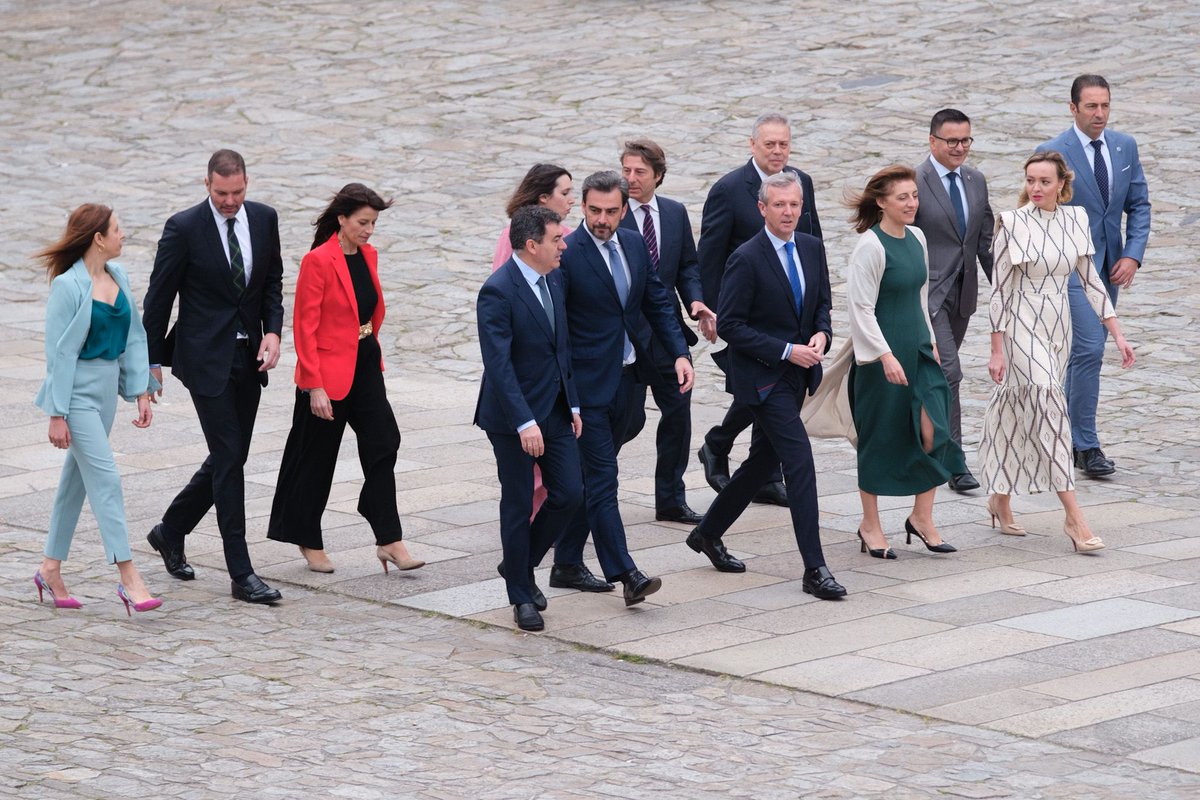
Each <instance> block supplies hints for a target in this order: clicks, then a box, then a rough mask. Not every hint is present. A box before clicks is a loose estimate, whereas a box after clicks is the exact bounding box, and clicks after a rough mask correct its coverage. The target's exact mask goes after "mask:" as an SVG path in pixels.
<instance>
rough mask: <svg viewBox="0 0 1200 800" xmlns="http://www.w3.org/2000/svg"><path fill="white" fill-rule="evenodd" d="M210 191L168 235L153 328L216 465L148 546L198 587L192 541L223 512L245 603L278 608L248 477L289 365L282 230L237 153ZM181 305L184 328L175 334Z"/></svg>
mask: <svg viewBox="0 0 1200 800" xmlns="http://www.w3.org/2000/svg"><path fill="white" fill-rule="evenodd" d="M204 185H205V187H206V188H207V189H208V198H207V199H206V200H205V201H204V202H202V203H200V204H199V205H197V206H194V207H192V208H189V209H188V210H187V211H181V212H179V213H178V214H176V215H174V216H173V217H171V218H170V219H169V220H167V224H166V225H165V226H164V227H163V234H162V238H161V239H160V240H159V242H158V253H157V255H156V256H155V258H154V271H153V272H152V273H151V275H150V288H149V289H148V290H147V292H146V301H145V311H144V314H143V319H144V321H145V325H146V338H147V342H148V345H149V351H150V362H151V365H152V366H151V369H152V371H153V372H154V376H155V377H156V378H158V379H159V381H160V382H161V380H162V368H161V365H164V364H167V365H170V366H171V371H172V373H173V374H174V375H175V377H177V378H179V381H180V382H181V383H182V384H183V385H184V386H186V387H187V388H188V391H189V392H190V393H191V395H192V403H193V404H194V405H195V407H196V416H197V417H198V418H199V420H200V427H201V429H202V430H203V431H204V440H205V442H206V443H207V444H208V457H207V458H206V459H205V460H204V463H203V464H202V465H201V466H200V469H199V470H197V471H196V474H195V475H193V476H192V479H191V481H190V482H189V483H188V485H187V486H185V487H184V488H183V491H181V492H180V493H179V494H178V495H177V496H176V497H175V499H174V500H173V501H172V502H171V505H170V506H169V507H168V508H167V511H166V513H165V514H164V515H163V519H162V522H161V523H159V524H158V525H155V526H154V528H153V529H152V530H151V531H150V535H149V536H148V537H147V539H148V541H149V542H150V545H151V546H152V547H153V548H154V549H155V550H157V551H158V553H159V554H160V555H161V556H162V558H163V563H164V564H165V565H166V567H167V572H169V573H170V574H171V575H173V576H175V577H176V578H179V579H180V580H191V579H192V578H194V577H195V573H194V571H193V570H192V568H191V566H190V565H189V564H188V563H187V559H186V558H185V556H184V537H186V536H187V535H188V534H189V533H191V532H192V530H193V529H194V528H195V527H196V525H197V524H199V522H200V520H201V519H202V518H203V517H204V515H205V514H206V513H208V510H209V509H210V508H212V506H213V505H214V504H215V505H216V507H217V527H218V528H219V529H220V531H221V540H222V542H223V544H224V549H225V564H226V566H227V567H228V569H229V576H230V578H231V579H232V585H231V590H232V593H233V596H234V597H235V598H237V599H238V600H244V601H245V602H247V603H274V602H275V601H277V600H279V599H280V594H279V591H278V590H276V589H272V588H271V587H270V586H268V585H267V584H266V583H264V582H263V581H262V579H260V578H259V577H258V576H257V575H255V574H254V567H253V566H252V565H251V563H250V554H249V552H248V551H247V549H246V498H245V496H246V486H245V478H244V476H243V471H242V468H243V466H244V464H245V463H246V457H247V456H248V455H249V452H250V436H251V434H252V433H253V431H254V418H255V415H256V414H257V413H258V400H259V396H260V395H261V393H262V389H263V387H264V386H266V385H267V370H269V369H271V368H272V367H274V366H275V364H276V363H278V361H279V334H280V332H281V331H282V329H283V259H282V257H281V256H280V252H279V219H278V217H277V215H276V214H275V209H273V208H271V207H270V206H266V205H263V204H261V203H253V202H249V201H247V200H246V162H245V161H244V160H243V159H242V157H241V156H240V155H239V154H237V153H235V152H234V151H232V150H218V151H217V152H215V153H213V155H212V158H210V159H209V161H208V176H207V177H206V178H205V180H204ZM176 296H178V297H179V318H178V320H177V321H176V324H175V327H174V328H173V329H172V330H171V332H170V333H169V334H168V333H167V323H168V322H169V320H170V318H171V308H172V306H174V304H175V298H176Z"/></svg>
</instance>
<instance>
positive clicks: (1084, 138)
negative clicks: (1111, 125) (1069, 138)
mask: <svg viewBox="0 0 1200 800" xmlns="http://www.w3.org/2000/svg"><path fill="white" fill-rule="evenodd" d="M1071 127H1072V128H1074V129H1075V135H1076V136H1078V137H1079V142H1080V144H1082V145H1083V146H1084V147H1090V146H1091V144H1092V142H1093V141H1096V142H1101V143H1103V144H1104V146H1105V147H1108V142H1106V141H1104V131H1100V135H1099V136H1097V137H1096V138H1095V139H1092V137H1090V136H1088V135H1087V134H1086V133H1084V132H1083V131H1081V130H1079V126H1078V125H1072V126H1071Z"/></svg>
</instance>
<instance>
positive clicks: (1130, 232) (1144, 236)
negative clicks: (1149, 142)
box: [1037, 127, 1150, 280]
mask: <svg viewBox="0 0 1200 800" xmlns="http://www.w3.org/2000/svg"><path fill="white" fill-rule="evenodd" d="M1104 140H1105V142H1106V143H1107V144H1108V155H1109V159H1110V160H1111V161H1112V192H1111V193H1110V196H1109V201H1108V207H1107V208H1105V206H1104V200H1103V199H1102V198H1101V197H1100V187H1099V186H1098V185H1097V184H1096V174H1095V171H1094V170H1093V169H1092V165H1091V164H1089V163H1088V158H1087V154H1086V153H1085V152H1083V145H1082V144H1081V143H1080V141H1079V136H1078V135H1077V134H1076V133H1075V128H1074V127H1071V128H1068V129H1067V130H1066V131H1064V132H1063V133H1060V134H1059V135H1058V136H1055V137H1054V138H1053V139H1051V140H1050V141H1048V142H1043V143H1042V144H1040V145H1038V148H1037V149H1038V151H1039V152H1041V151H1043V150H1057V151H1058V152H1060V153H1062V154H1063V157H1064V158H1066V159H1067V165H1068V166H1069V167H1070V168H1071V169H1072V170H1073V171H1074V172H1075V182H1074V183H1073V184H1072V188H1073V189H1074V193H1075V196H1074V197H1072V198H1071V202H1070V203H1069V204H1068V205H1073V206H1083V208H1084V209H1085V210H1086V211H1087V215H1088V222H1089V223H1090V225H1091V229H1092V243H1093V244H1094V245H1095V246H1096V256H1095V259H1096V271H1097V272H1099V273H1100V274H1101V275H1102V276H1104V278H1105V280H1108V267H1111V266H1112V265H1113V264H1115V263H1116V262H1117V259H1119V258H1122V257H1128V258H1132V259H1134V260H1135V261H1137V262H1138V264H1141V263H1142V259H1143V257H1144V256H1145V255H1146V243H1147V242H1148V241H1149V239H1150V191H1149V189H1148V188H1147V186H1146V175H1145V173H1143V172H1142V162H1141V161H1140V160H1139V159H1138V150H1137V142H1136V141H1134V138H1133V137H1132V136H1128V135H1126V134H1124V133H1118V132H1117V131H1114V130H1106V131H1105V132H1104ZM1122 214H1125V215H1126V221H1125V238H1124V240H1122V236H1121V215H1122Z"/></svg>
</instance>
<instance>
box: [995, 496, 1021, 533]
mask: <svg viewBox="0 0 1200 800" xmlns="http://www.w3.org/2000/svg"><path fill="white" fill-rule="evenodd" d="M987 510H988V513H989V514H991V515H992V527H993V528H995V527H996V519H997V518H998V517H999V516H1000V512H999V511H997V510H996V506H995V505H994V501H993V498H992V497H989V498H988V501H987ZM1000 532H1001V533H1003V534H1006V535H1008V536H1024V535H1025V533H1026V530H1025V528H1024V527H1022V526H1021V525H1018V524H1017V521H1016V520H1015V519H1014V520H1013V521H1012V522H1005V521H1004V520H1003V519H1001V520H1000Z"/></svg>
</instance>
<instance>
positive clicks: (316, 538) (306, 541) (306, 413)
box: [267, 183, 425, 572]
mask: <svg viewBox="0 0 1200 800" xmlns="http://www.w3.org/2000/svg"><path fill="white" fill-rule="evenodd" d="M389 206H391V202H390V201H385V200H384V199H383V198H382V197H380V196H379V195H378V194H376V193H375V192H373V191H372V190H371V189H368V188H367V187H366V186H363V185H362V184H361V183H349V184H346V185H345V186H343V187H342V189H341V191H339V192H338V193H337V194H336V195H334V197H333V200H331V201H330V203H329V206H328V207H327V208H326V209H325V211H324V212H323V213H322V214H321V216H319V217H317V220H316V222H314V223H313V225H314V227H315V228H316V234H315V236H314V237H313V244H312V249H311V250H310V251H309V253H308V255H306V256H304V258H303V260H302V261H301V262H300V277H299V278H298V279H297V281H296V306H295V311H294V313H293V317H292V335H293V337H294V338H295V340H296V405H295V407H294V409H293V411H292V430H291V432H290V433H289V434H288V440H287V445H286V446H285V447H284V450H283V461H282V463H281V464H280V465H279V478H278V480H277V481H276V488H275V500H274V502H273V503H272V505H271V522H270V525H269V527H268V530H267V537H268V538H270V539H274V540H275V541H277V542H290V543H292V544H294V545H297V546H299V548H300V553H301V555H303V556H304V558H305V560H306V561H307V562H308V568H309V569H311V570H312V571H313V572H333V563H332V562H331V561H330V560H329V557H328V556H327V555H326V554H325V544H324V541H323V540H322V537H321V515H322V514H323V513H324V512H325V505H326V503H328V501H329V492H330V489H331V488H332V486H333V473H334V468H335V467H336V466H337V456H338V449H339V448H340V447H341V444H342V434H343V432H345V430H346V425H347V424H349V425H350V427H351V428H353V429H354V432H355V434H357V436H358V460H359V462H360V463H361V464H362V470H363V487H362V491H361V492H360V493H359V497H358V513H360V514H362V515H363V516H364V517H365V518H366V520H367V522H369V523H370V525H371V530H372V531H374V533H375V544H376V549H375V555H376V557H377V558H378V559H379V561H380V563H382V564H383V571H384V572H387V570H388V565H389V564H394V565H396V566H397V567H399V568H400V569H402V570H409V569H417V568H418V567H422V566H424V565H425V562H424V561H420V560H418V559H415V558H413V557H412V556H411V555H409V552H408V547H407V545H405V544H404V542H403V541H402V538H403V535H404V534H403V531H402V530H401V527H400V513H399V511H398V510H397V509H396V475H395V472H394V469H395V466H396V453H397V451H398V450H399V449H400V428H399V427H398V426H397V425H396V415H395V414H394V413H393V412H392V406H391V404H390V403H389V402H388V399H387V390H386V389H385V388H384V384H383V355H382V353H381V352H380V349H379V326H380V325H381V324H382V323H383V313H384V305H383V290H382V288H381V287H380V284H379V272H378V266H377V265H378V254H377V253H376V251H375V248H374V247H372V246H371V245H369V244H367V240H368V239H370V238H371V234H373V233H374V232H375V221H376V219H378V217H379V212H380V211H383V210H384V209H386V208H388V207H389Z"/></svg>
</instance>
